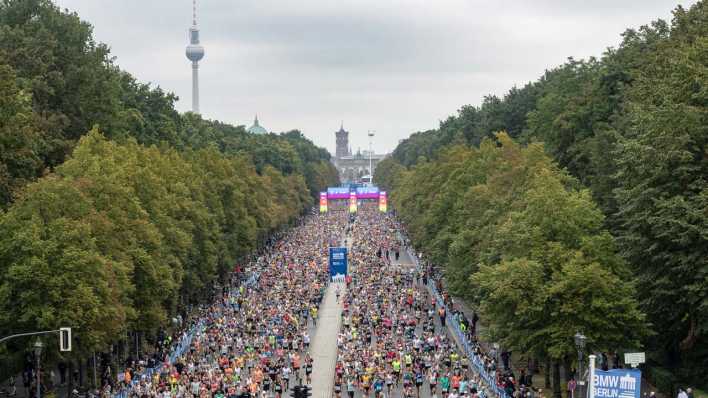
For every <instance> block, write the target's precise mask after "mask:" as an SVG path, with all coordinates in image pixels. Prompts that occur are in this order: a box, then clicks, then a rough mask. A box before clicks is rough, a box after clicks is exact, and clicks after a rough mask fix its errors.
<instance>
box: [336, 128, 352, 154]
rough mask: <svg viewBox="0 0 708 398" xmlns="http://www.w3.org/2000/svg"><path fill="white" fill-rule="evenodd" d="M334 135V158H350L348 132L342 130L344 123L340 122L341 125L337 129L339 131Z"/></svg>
mask: <svg viewBox="0 0 708 398" xmlns="http://www.w3.org/2000/svg"><path fill="white" fill-rule="evenodd" d="M334 134H335V136H336V137H337V150H336V153H335V156H336V157H337V158H343V157H345V156H351V155H352V150H351V149H350V148H349V132H348V131H346V130H344V122H342V125H341V126H340V127H339V131H337V132H335V133H334Z"/></svg>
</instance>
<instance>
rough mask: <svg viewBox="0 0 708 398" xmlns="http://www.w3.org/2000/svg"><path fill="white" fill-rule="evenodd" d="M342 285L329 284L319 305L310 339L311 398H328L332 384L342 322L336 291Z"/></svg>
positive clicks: (340, 307)
mask: <svg viewBox="0 0 708 398" xmlns="http://www.w3.org/2000/svg"><path fill="white" fill-rule="evenodd" d="M337 285H339V286H341V289H342V295H343V294H344V287H345V285H344V284H343V283H341V284H337V283H330V284H329V286H328V287H327V291H326V292H325V297H324V300H323V301H322V304H321V305H320V311H319V313H320V314H319V319H317V333H316V334H315V337H314V338H313V339H312V348H310V355H311V356H312V359H313V360H314V363H313V364H312V398H330V397H331V396H332V389H333V382H334V368H335V365H336V363H337V334H339V327H340V324H341V322H342V305H341V304H340V303H338V302H337V296H336V289H337Z"/></svg>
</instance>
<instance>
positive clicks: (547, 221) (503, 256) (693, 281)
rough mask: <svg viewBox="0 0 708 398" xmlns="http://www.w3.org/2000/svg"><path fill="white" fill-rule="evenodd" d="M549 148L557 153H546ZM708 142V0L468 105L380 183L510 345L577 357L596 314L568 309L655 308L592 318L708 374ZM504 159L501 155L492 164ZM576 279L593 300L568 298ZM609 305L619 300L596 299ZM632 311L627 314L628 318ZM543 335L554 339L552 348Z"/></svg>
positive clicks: (391, 166) (599, 339) (690, 376)
mask: <svg viewBox="0 0 708 398" xmlns="http://www.w3.org/2000/svg"><path fill="white" fill-rule="evenodd" d="M498 131H505V132H506V133H505V134H503V135H496V133H497V132H498ZM510 140H513V141H515V142H516V143H512V141H510ZM539 144H542V145H543V149H544V150H543V152H544V153H545V155H543V156H546V157H549V159H548V160H543V161H541V160H539V159H538V157H542V154H541V153H537V152H539V150H538V148H539V147H538V146H537V145H539ZM707 144H708V2H707V1H705V0H704V1H700V2H698V3H696V4H695V5H693V6H691V7H690V8H689V9H685V8H682V7H678V8H676V9H675V10H674V12H673V19H672V20H671V21H670V22H665V21H662V20H657V21H654V22H652V23H651V24H649V25H646V26H642V27H640V28H639V29H636V30H635V29H630V30H627V31H626V32H625V33H624V34H623V38H622V42H621V43H620V45H619V46H618V47H617V48H611V49H608V50H607V51H606V52H605V53H604V54H603V55H602V57H600V58H590V59H588V60H575V59H572V58H571V59H569V60H568V62H566V63H565V64H563V65H561V66H559V67H557V68H554V69H551V70H548V71H546V72H545V73H544V75H543V76H541V77H540V78H539V79H538V80H537V81H534V82H530V83H528V84H526V85H525V86H523V87H522V88H512V89H511V90H510V91H509V92H508V93H507V94H506V95H504V96H503V97H502V98H499V97H497V96H494V95H490V96H487V97H485V98H484V100H483V102H482V104H481V105H480V106H469V105H468V106H464V107H462V108H461V109H460V110H459V111H458V113H457V114H456V115H454V116H450V117H449V118H447V119H446V120H444V121H443V122H441V123H440V126H439V128H438V129H436V130H430V131H425V132H419V133H415V134H413V135H411V137H410V138H408V139H406V140H404V141H403V142H401V143H400V145H399V146H398V147H397V148H396V149H395V151H394V152H393V156H392V157H391V158H389V159H387V160H385V161H383V162H382V163H381V164H380V165H379V167H378V168H377V170H376V174H377V175H376V176H375V178H376V180H377V181H378V182H379V184H380V185H382V186H383V187H384V188H386V189H388V190H389V191H391V200H392V203H393V204H394V206H395V207H396V209H397V210H398V211H399V213H400V214H401V215H402V217H403V219H404V220H405V221H406V222H407V224H408V226H409V228H410V231H411V234H412V236H413V238H414V240H415V242H416V244H418V245H419V246H420V248H421V250H423V251H424V252H425V253H426V254H428V255H429V256H430V258H431V259H432V260H433V261H434V262H436V263H437V264H441V265H443V266H444V268H445V272H446V274H447V281H448V283H449V284H450V286H451V288H452V289H453V292H454V293H455V294H457V295H460V296H463V297H465V298H467V299H468V300H470V301H471V302H472V303H475V304H476V305H477V306H479V308H480V310H481V311H482V312H483V313H484V314H485V315H486V316H485V318H484V319H485V322H489V323H490V326H492V327H491V329H490V330H491V331H492V332H493V333H496V335H497V337H499V338H500V339H501V340H502V341H504V342H505V343H507V344H509V345H510V347H512V348H516V349H520V350H528V351H531V352H533V351H535V350H537V349H540V348H539V347H541V346H543V347H546V348H545V352H536V353H535V354H536V355H546V354H547V355H551V356H552V357H554V358H560V357H561V354H568V351H565V352H564V351H563V350H569V349H570V348H571V347H570V346H568V345H569V344H571V343H572V342H571V339H570V335H567V334H566V332H573V333H574V332H575V330H570V329H573V328H576V329H578V328H580V327H581V326H583V325H580V324H578V323H577V322H579V321H580V319H579V318H578V317H580V316H587V317H590V318H588V319H586V321H588V322H590V321H591V317H592V316H593V315H592V314H590V313H589V312H588V313H586V314H584V313H580V312H579V313H578V315H577V316H570V315H568V316H569V318H571V319H565V320H562V319H557V321H558V323H556V321H554V320H553V319H552V318H553V317H555V316H559V315H561V314H562V311H566V310H567V309H574V310H575V311H585V310H587V311H590V309H592V310H593V311H602V312H599V313H602V314H603V316H604V317H607V316H609V317H610V318H612V317H614V316H628V315H629V314H631V315H632V319H634V321H636V322H639V321H640V320H642V319H644V318H643V316H642V314H646V323H644V322H643V321H642V322H639V323H636V324H635V323H632V322H630V321H629V320H627V326H626V327H624V329H622V330H624V332H622V330H620V329H617V330H612V329H607V328H606V327H605V326H601V325H600V324H594V325H593V324H592V322H590V323H589V324H586V325H584V328H582V329H583V330H584V331H585V333H586V334H587V333H590V331H591V330H593V328H598V327H600V329H599V331H600V332H601V333H600V334H597V335H595V336H591V337H592V338H591V347H592V348H612V347H614V348H630V346H632V347H636V346H634V345H632V344H629V343H630V342H629V341H623V342H622V341H618V340H617V339H616V337H618V336H619V334H621V333H624V334H625V337H626V338H627V339H630V340H632V342H634V343H642V344H643V346H644V347H645V348H646V349H647V351H648V354H649V361H650V363H651V364H653V365H658V366H665V367H667V368H669V369H670V371H671V372H672V373H673V374H674V377H675V378H677V379H679V380H683V381H693V382H702V381H704V375H705V370H706V369H708V343H707V342H708V339H707V338H708V200H706V198H708V179H707V178H706V176H708V148H707ZM517 145H521V146H522V147H524V148H525V149H518V150H519V151H521V153H527V156H534V161H533V162H531V163H528V164H527V165H525V166H523V167H528V170H526V169H523V170H520V171H519V173H520V174H515V173H514V166H512V165H510V164H509V163H508V162H507V161H505V160H498V159H497V158H496V157H495V156H496V155H494V154H495V153H497V152H499V151H501V152H502V153H503V152H504V151H506V150H509V148H516V146H517ZM491 147H496V149H494V150H493V149H492V148H491ZM515 150H517V149H515ZM526 151H530V152H526ZM532 153H533V155H532ZM491 159H497V160H494V162H497V163H496V164H492V165H491V166H490V164H489V163H486V162H492V160H491ZM480 162H483V164H480ZM539 162H540V163H539ZM547 162H551V164H552V166H548V164H547ZM509 173H511V174H509ZM539 175H544V176H545V177H544V179H542V180H543V181H545V182H544V184H545V183H548V184H551V181H552V180H554V179H555V180H557V182H554V183H552V184H551V185H549V186H547V188H544V189H535V188H534V186H535V184H539V183H541V180H539V178H540V177H539ZM480 181H482V183H480ZM561 187H562V189H561ZM551 188H552V189H551ZM528 195H531V197H528ZM554 196H556V197H555V198H554ZM563 197H565V199H564V198H563ZM573 197H575V199H572V200H571V198H573ZM532 199H533V200H538V201H541V202H535V203H536V205H538V206H541V207H534V205H533V203H532V202H529V201H530V200H532ZM544 201H548V202H547V203H546V206H547V207H546V208H545V209H544V207H543V202H544ZM564 206H569V207H567V208H565V207H564ZM534 211H537V212H538V213H537V214H535V215H534V214H533V212H534ZM550 243H552V246H553V249H551V248H549V247H548V244H550ZM571 270H572V271H573V272H570V271H571ZM524 273H525V274H524ZM598 275H602V278H599V277H598ZM566 278H567V279H566ZM570 278H576V280H575V281H573V280H571V279H570ZM603 280H604V282H603ZM514 286H517V287H522V286H523V287H522V288H521V289H520V290H521V291H509V290H510V289H511V290H519V289H514V288H513V287H514ZM561 287H562V288H561ZM620 287H621V288H620ZM568 289H570V290H568ZM573 289H586V290H585V294H590V295H591V297H588V296H584V295H583V294H581V292H577V296H566V297H562V295H563V294H565V293H566V292H567V291H571V292H573V291H574V290H573ZM608 289H609V290H608ZM622 289H625V290H622ZM618 290H622V294H621V295H618V293H617V291H618ZM526 293H528V294H529V295H528V296H526V295H525V294H526ZM556 294H557V296H556ZM574 297H575V298H574ZM583 297H585V298H586V299H587V300H583V299H582V298H583ZM601 298H602V299H601ZM635 299H636V300H637V301H638V303H639V306H638V307H637V308H635V306H634V302H633V300H635ZM600 301H603V302H604V303H601V302H600ZM596 302H597V305H600V306H607V307H605V310H604V311H603V310H602V308H593V305H588V304H587V303H593V304H595V303H596ZM517 304H519V305H521V304H523V305H524V306H526V307H519V306H517ZM544 305H551V307H550V308H546V309H544V307H543V306H544ZM625 306H628V307H625ZM630 307H631V311H629V308H630ZM522 308H523V310H522ZM551 308H554V309H556V310H557V311H560V312H557V313H553V312H549V311H548V310H549V309H551ZM623 308H624V309H626V310H627V311H626V313H625V314H621V315H619V314H614V312H621V311H625V310H623ZM525 317H531V318H533V319H528V318H525ZM618 322H619V321H618ZM640 324H644V325H645V326H644V327H640ZM502 325H503V326H504V327H502ZM530 325H535V326H533V327H531V326H530ZM629 325H636V326H637V329H636V330H635V329H633V328H632V327H630V326H629ZM561 326H562V329H563V332H562V333H561V332H560V328H561ZM555 327H558V328H559V330H558V331H557V333H555V332H553V330H551V329H552V328H555ZM549 328H551V329H549ZM500 329H505V331H503V332H499V330H500ZM510 329H515V330H510ZM630 329H631V330H630ZM549 336H550V337H549ZM539 338H542V339H544V340H545V343H543V344H537V343H538V341H537V340H536V339H539ZM622 344H625V345H622ZM627 344H629V346H628V345H627ZM562 345H565V348H562V347H561V346H562Z"/></svg>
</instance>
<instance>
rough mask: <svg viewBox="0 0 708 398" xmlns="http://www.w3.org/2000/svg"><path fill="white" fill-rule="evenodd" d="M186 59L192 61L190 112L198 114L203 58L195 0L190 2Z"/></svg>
mask: <svg viewBox="0 0 708 398" xmlns="http://www.w3.org/2000/svg"><path fill="white" fill-rule="evenodd" d="M186 55H187V59H188V60H190V61H192V112H194V113H199V61H201V59H202V58H204V47H202V46H201V45H200V44H199V28H197V0H192V27H191V28H189V45H188V46H187V50H186Z"/></svg>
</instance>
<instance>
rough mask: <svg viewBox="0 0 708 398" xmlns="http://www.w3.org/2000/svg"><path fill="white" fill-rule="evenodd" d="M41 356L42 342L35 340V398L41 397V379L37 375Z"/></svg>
mask: <svg viewBox="0 0 708 398" xmlns="http://www.w3.org/2000/svg"><path fill="white" fill-rule="evenodd" d="M41 355H42V342H41V341H39V340H37V341H36V342H35V343H34V356H35V358H37V397H36V398H40V396H41V392H40V389H41V386H42V379H41V376H40V374H39V358H40V357H41Z"/></svg>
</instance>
